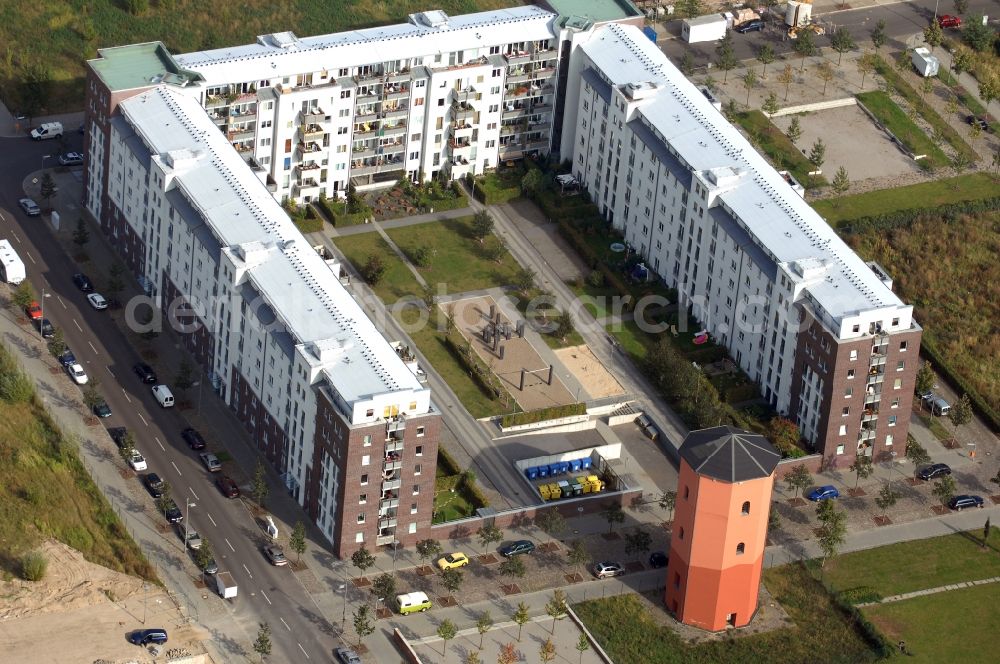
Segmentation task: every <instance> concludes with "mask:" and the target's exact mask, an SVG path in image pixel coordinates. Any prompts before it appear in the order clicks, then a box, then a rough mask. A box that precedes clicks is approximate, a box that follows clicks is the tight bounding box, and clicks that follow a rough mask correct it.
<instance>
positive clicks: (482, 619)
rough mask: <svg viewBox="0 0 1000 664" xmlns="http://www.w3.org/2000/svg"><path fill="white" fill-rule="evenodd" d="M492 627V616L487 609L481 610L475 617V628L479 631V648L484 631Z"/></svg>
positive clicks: (480, 647) (484, 634) (481, 644)
mask: <svg viewBox="0 0 1000 664" xmlns="http://www.w3.org/2000/svg"><path fill="white" fill-rule="evenodd" d="M491 629H493V616H491V615H490V612H489V611H483V612H482V613H480V614H479V617H478V618H476V630H477V631H478V632H479V649H480V650H482V649H483V638H484V637H485V636H486V633H487V632H488V631H490V630H491Z"/></svg>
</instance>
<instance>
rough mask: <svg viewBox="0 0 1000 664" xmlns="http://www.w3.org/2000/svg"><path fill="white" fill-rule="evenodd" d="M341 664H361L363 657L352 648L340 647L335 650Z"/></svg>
mask: <svg viewBox="0 0 1000 664" xmlns="http://www.w3.org/2000/svg"><path fill="white" fill-rule="evenodd" d="M333 654H335V655H336V656H337V659H338V660H340V664H361V657H360V656H359V655H358V653H356V652H354V650H353V649H352V648H347V647H344V646H340V647H338V648H335V649H334V650H333Z"/></svg>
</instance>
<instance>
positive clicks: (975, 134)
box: [924, 78, 983, 145]
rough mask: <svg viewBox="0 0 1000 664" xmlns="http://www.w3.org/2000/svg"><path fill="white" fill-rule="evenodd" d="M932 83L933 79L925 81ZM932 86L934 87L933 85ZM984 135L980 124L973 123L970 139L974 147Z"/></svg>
mask: <svg viewBox="0 0 1000 664" xmlns="http://www.w3.org/2000/svg"><path fill="white" fill-rule="evenodd" d="M930 82H931V79H929V78H927V79H924V83H930ZM931 85H932V86H933V83H932V84H931ZM925 87H926V86H925ZM982 135H983V128H982V127H980V126H979V123H978V122H973V123H972V124H970V125H969V138H970V139H971V141H972V144H973V145H975V144H976V141H978V140H979V137H980V136H982Z"/></svg>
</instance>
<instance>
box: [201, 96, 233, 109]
mask: <svg viewBox="0 0 1000 664" xmlns="http://www.w3.org/2000/svg"><path fill="white" fill-rule="evenodd" d="M223 106H229V102H228V101H227V100H226V98H225V97H222V96H214V97H208V98H206V99H205V108H222V107H223Z"/></svg>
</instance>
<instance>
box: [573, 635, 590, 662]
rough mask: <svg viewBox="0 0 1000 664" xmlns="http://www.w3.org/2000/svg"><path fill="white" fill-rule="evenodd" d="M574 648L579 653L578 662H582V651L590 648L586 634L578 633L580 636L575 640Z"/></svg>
mask: <svg viewBox="0 0 1000 664" xmlns="http://www.w3.org/2000/svg"><path fill="white" fill-rule="evenodd" d="M576 649H577V652H579V653H580V664H583V653H585V652H587V651H588V650H590V641H589V640H588V639H587V635H586V634H583V633H582V632H581V633H580V638H579V639H577V641H576Z"/></svg>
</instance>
